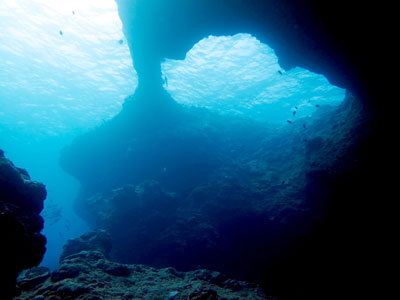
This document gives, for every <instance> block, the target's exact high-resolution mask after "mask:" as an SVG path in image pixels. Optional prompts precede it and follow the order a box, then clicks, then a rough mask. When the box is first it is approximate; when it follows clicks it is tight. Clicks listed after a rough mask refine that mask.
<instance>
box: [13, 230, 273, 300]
mask: <svg viewBox="0 0 400 300" xmlns="http://www.w3.org/2000/svg"><path fill="white" fill-rule="evenodd" d="M110 246H111V239H110V235H109V234H108V233H107V232H105V231H103V230H98V231H95V232H89V233H86V234H84V235H82V236H81V237H80V238H77V239H74V240H70V241H68V242H67V244H66V245H65V246H64V252H63V254H62V255H61V258H60V265H59V267H58V269H56V270H54V271H53V272H51V271H50V270H49V269H47V268H45V267H39V268H34V269H31V270H28V271H25V272H23V273H22V274H21V275H20V276H19V278H18V287H19V290H20V295H19V296H18V297H16V298H15V300H72V299H74V300H75V299H76V300H102V299H115V300H117V299H120V300H129V299H136V300H138V299H146V300H147V299H152V300H156V299H159V300H166V299H176V300H189V299H190V300H244V299H254V300H261V299H274V298H271V297H267V296H266V295H265V293H264V291H263V290H262V289H261V288H260V287H259V286H257V285H256V284H252V283H248V282H244V281H237V280H232V279H229V278H227V277H226V276H224V275H223V274H221V273H219V272H215V271H209V270H205V269H199V270H195V271H191V272H179V271H177V270H175V269H174V268H163V269H156V268H153V267H149V266H145V265H127V264H120V263H117V262H114V261H111V260H109V259H107V257H108V256H109V251H110V250H111V247H110ZM84 249H90V250H84Z"/></svg>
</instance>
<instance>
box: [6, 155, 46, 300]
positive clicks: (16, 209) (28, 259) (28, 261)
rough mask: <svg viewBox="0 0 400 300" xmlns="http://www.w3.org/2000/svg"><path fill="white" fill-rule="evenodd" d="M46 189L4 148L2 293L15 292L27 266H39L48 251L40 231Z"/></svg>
mask: <svg viewBox="0 0 400 300" xmlns="http://www.w3.org/2000/svg"><path fill="white" fill-rule="evenodd" d="M45 198H46V189H45V187H44V185H43V184H41V183H38V182H35V181H31V180H30V177H29V175H28V173H27V172H26V170H24V169H20V168H17V167H15V166H14V165H13V163H12V162H11V161H10V160H8V159H7V158H5V157H4V153H3V151H2V150H0V238H1V247H0V257H1V258H2V265H1V268H0V278H1V296H2V299H9V298H11V296H12V295H13V294H14V292H15V291H14V289H15V279H16V277H17V275H18V273H19V272H21V271H22V270H24V269H28V268H32V267H34V266H37V265H38V264H39V263H40V262H41V260H42V258H43V254H44V252H45V249H46V248H45V245H46V238H45V237H44V236H43V235H41V234H40V231H41V230H42V229H43V219H42V217H41V216H39V213H40V212H41V211H42V209H43V201H44V199H45Z"/></svg>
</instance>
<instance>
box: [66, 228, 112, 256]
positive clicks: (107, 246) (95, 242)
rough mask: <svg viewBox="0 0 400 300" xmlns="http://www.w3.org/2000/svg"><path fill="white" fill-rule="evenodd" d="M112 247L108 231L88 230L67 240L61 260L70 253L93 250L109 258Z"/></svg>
mask: <svg viewBox="0 0 400 300" xmlns="http://www.w3.org/2000/svg"><path fill="white" fill-rule="evenodd" d="M111 247H112V246H111V237H110V234H109V233H108V232H107V231H105V230H101V229H98V230H95V231H91V232H87V233H85V234H83V235H81V236H80V237H78V238H75V239H72V240H68V241H67V243H66V244H65V245H64V246H63V252H62V253H61V256H60V262H62V261H63V260H64V259H65V258H66V257H69V256H70V255H73V254H76V253H79V252H81V251H91V250H96V251H99V252H101V253H102V254H103V255H104V256H105V257H107V258H109V256H110V251H111Z"/></svg>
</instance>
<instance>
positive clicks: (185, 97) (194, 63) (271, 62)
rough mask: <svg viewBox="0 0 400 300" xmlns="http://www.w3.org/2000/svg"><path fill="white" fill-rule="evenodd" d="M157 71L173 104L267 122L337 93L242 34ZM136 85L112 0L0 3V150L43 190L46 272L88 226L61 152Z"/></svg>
mask: <svg viewBox="0 0 400 300" xmlns="http://www.w3.org/2000/svg"><path fill="white" fill-rule="evenodd" d="M162 70H163V77H164V82H165V83H164V87H165V89H166V90H167V91H168V92H169V93H170V94H171V95H172V96H173V98H174V99H175V100H176V101H178V102H179V103H182V104H184V105H194V106H201V107H207V108H209V109H212V110H214V111H218V112H221V113H231V114H241V115H245V116H248V117H250V118H254V119H257V120H262V121H268V122H272V123H279V124H285V123H286V120H288V119H290V120H294V119H297V118H301V117H304V116H309V115H310V114H312V112H313V111H315V109H316V105H326V104H329V105H337V104H339V103H340V102H341V101H342V100H343V98H344V90H342V89H339V88H337V87H334V86H332V85H330V84H329V83H328V81H327V80H326V78H325V77H323V76H321V75H317V74H314V73H311V72H309V71H307V70H304V69H301V68H295V69H293V70H283V69H282V68H281V67H280V66H279V64H278V59H277V57H276V56H275V54H274V51H273V50H272V49H271V48H269V47H268V46H267V45H264V44H261V43H260V42H259V41H258V40H257V39H256V38H254V37H251V36H250V35H248V34H238V35H235V36H232V37H212V36H211V37H208V38H205V39H203V40H201V41H200V42H199V43H198V44H196V45H195V46H194V47H193V48H192V50H190V51H189V52H188V54H187V56H186V59H185V60H184V61H174V60H168V59H167V60H166V61H164V62H163V64H162ZM136 86H137V76H136V72H135V70H134V68H133V64H132V60H131V56H130V52H129V49H128V45H127V42H126V40H125V37H124V36H123V33H122V25H121V21H120V19H119V17H118V13H117V6H116V3H115V2H114V1H112V0H102V1H99V0H86V1H84V0H65V1H61V0H59V1H57V0H19V1H13V0H2V1H1V2H0V148H2V149H4V150H5V152H6V155H7V156H8V157H9V158H10V159H12V160H13V161H14V163H15V164H16V165H17V166H20V167H24V168H26V169H27V170H28V171H29V173H30V174H31V177H32V178H33V179H34V180H38V181H41V182H43V183H45V184H46V186H47V190H48V198H47V200H46V201H45V209H44V211H43V213H42V215H43V216H44V218H45V230H44V234H45V235H46V236H47V238H48V246H47V248H48V251H47V253H46V256H45V259H44V262H43V264H44V265H46V266H50V267H52V268H54V267H55V266H56V265H57V263H58V256H59V254H60V252H61V247H62V245H63V244H64V242H65V241H66V239H68V238H73V237H76V236H77V235H79V234H81V233H82V232H83V231H85V230H87V227H86V225H85V224H84V223H83V222H82V221H81V220H80V219H79V218H78V217H77V216H76V215H75V214H74V212H73V209H72V203H73V200H74V198H75V197H76V195H77V192H78V189H79V185H78V183H77V182H76V180H75V179H73V178H71V177H69V176H68V175H66V174H65V173H64V172H63V171H62V170H61V168H60V167H59V164H58V157H59V151H60V149H62V147H64V146H65V145H66V144H68V143H70V142H71V140H72V139H73V138H74V137H76V136H77V135H79V134H81V133H82V132H85V131H87V130H89V129H90V128H93V127H95V126H97V125H99V124H101V123H102V122H104V121H106V120H108V119H110V118H112V117H113V116H115V115H116V114H117V113H118V112H119V111H120V110H121V108H122V104H123V101H124V99H125V97H126V96H128V95H131V94H133V93H134V90H135V88H136ZM294 111H296V114H293V112H294Z"/></svg>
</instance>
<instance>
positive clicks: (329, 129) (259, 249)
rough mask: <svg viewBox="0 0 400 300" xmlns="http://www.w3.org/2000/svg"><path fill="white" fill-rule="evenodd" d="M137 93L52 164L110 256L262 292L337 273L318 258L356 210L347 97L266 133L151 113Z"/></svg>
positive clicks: (357, 138)
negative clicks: (208, 275)
mask: <svg viewBox="0 0 400 300" xmlns="http://www.w3.org/2000/svg"><path fill="white" fill-rule="evenodd" d="M158 96H159V97H160V99H158V100H159V101H160V102H164V103H167V102H168V101H169V100H170V98H166V99H165V97H169V96H168V95H167V94H159V95H158ZM140 97H141V96H140V94H135V96H134V97H133V98H131V99H129V100H128V101H127V102H126V104H125V106H124V109H123V111H122V112H121V113H120V114H119V115H118V116H116V117H115V118H114V119H112V120H110V121H109V122H107V123H105V124H103V125H102V126H101V127H99V128H96V129H94V130H93V131H91V132H89V133H87V134H85V135H83V136H81V137H79V138H77V139H76V140H75V141H74V142H73V144H72V145H70V146H69V147H67V148H65V149H64V151H63V154H62V157H61V162H62V165H63V167H64V169H65V170H67V171H68V172H69V173H70V174H72V175H73V176H75V177H76V178H78V179H79V181H80V182H81V187H82V190H81V193H80V197H79V198H78V199H77V208H78V209H77V212H78V213H79V214H81V215H82V216H83V217H84V218H85V220H87V221H88V222H89V224H91V225H92V226H93V228H104V229H106V230H107V231H109V232H110V234H111V238H112V240H113V249H112V251H111V257H112V259H114V260H116V261H118V262H120V263H130V264H146V265H150V266H152V267H156V268H163V267H174V268H177V269H178V270H180V271H189V270H193V269H195V268H197V267H198V266H199V265H200V266H201V268H206V269H211V270H217V271H219V272H223V273H224V274H227V276H230V277H234V278H237V279H240V280H247V281H256V282H260V283H263V284H265V285H266V289H267V290H268V291H271V290H270V288H271V287H275V288H276V289H281V290H280V291H279V292H285V293H286V292H287V293H292V292H293V291H296V289H304V287H303V283H305V284H308V283H307V282H305V281H309V282H311V281H312V280H315V281H316V282H318V284H319V285H320V288H319V289H321V290H323V289H324V286H325V285H327V284H328V283H327V282H328V281H327V280H323V278H322V277H319V278H316V277H315V274H319V273H320V272H330V271H329V270H337V269H336V267H335V266H334V265H328V266H325V267H326V269H323V270H321V268H324V267H323V265H321V264H320V263H318V260H319V259H324V257H331V256H332V257H335V255H334V251H335V250H334V249H336V247H338V246H340V245H342V244H341V243H342V242H346V243H347V242H348V241H347V238H348V237H347V233H346V223H340V224H338V223H337V218H339V219H340V218H341V217H342V216H343V215H345V214H347V213H348V212H349V211H353V210H355V209H357V206H358V204H357V202H356V201H354V200H353V199H357V198H356V197H353V195H352V194H351V193H353V192H352V191H354V193H358V191H357V185H356V184H358V183H357V181H356V178H357V177H358V175H357V174H352V172H354V169H355V168H357V163H358V162H359V149H360V147H361V146H362V145H363V140H364V138H365V136H366V135H367V133H368V131H369V120H368V116H367V115H366V114H365V111H364V108H363V105H362V104H361V103H360V100H359V99H357V98H355V97H354V96H352V95H351V93H348V94H347V96H346V99H345V101H344V102H343V104H342V105H340V106H339V107H336V108H332V107H320V109H319V110H318V112H317V113H316V114H314V116H313V117H312V118H305V119H302V120H297V121H294V122H293V123H292V124H289V125H287V126H282V127H280V128H277V127H276V126H271V125H269V124H265V123H260V122H255V121H252V120H248V119H244V118H241V117H232V116H223V115H218V114H215V113H212V112H210V111H207V110H205V109H198V108H190V109H188V108H183V107H181V106H179V105H176V106H175V107H174V109H160V107H157V109H155V110H151V107H149V106H146V105H147V103H148V102H146V98H140ZM163 97H164V98H163ZM164 100H165V101H164ZM343 180H344V181H343ZM354 188H356V189H354ZM353 213H354V211H353ZM327 216H333V219H329V218H328V219H327V218H326V217H327ZM326 220H329V222H327V221H326ZM346 222H347V220H346ZM348 222H349V223H347V225H348V224H351V222H352V220H348ZM349 228H350V227H349ZM336 230H337V231H338V232H340V233H341V235H340V236H337V235H336ZM342 239H343V240H342ZM321 245H322V246H321ZM337 245H338V246H337ZM338 259H340V258H338ZM310 261H313V265H312V266H308V265H305V264H306V262H310ZM334 261H335V259H332V262H334ZM324 262H325V263H327V264H330V261H325V260H324ZM272 270H273V271H272ZM304 270H307V271H306V272H307V275H306V276H305V275H304V274H303V272H304ZM334 273H335V271H332V272H330V275H329V276H332V277H333V276H335V275H334ZM271 274H273V275H271ZM301 276H303V278H304V279H302V280H300V279H299V278H300V277H301ZM308 276H309V277H308ZM309 278H311V279H309ZM286 282H290V283H291V285H292V286H291V290H287V286H286V284H285V283H286ZM308 288H309V289H314V290H315V288H314V284H313V285H312V286H311V285H309V286H308ZM274 294H275V293H274ZM289 299H290V298H289Z"/></svg>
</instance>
